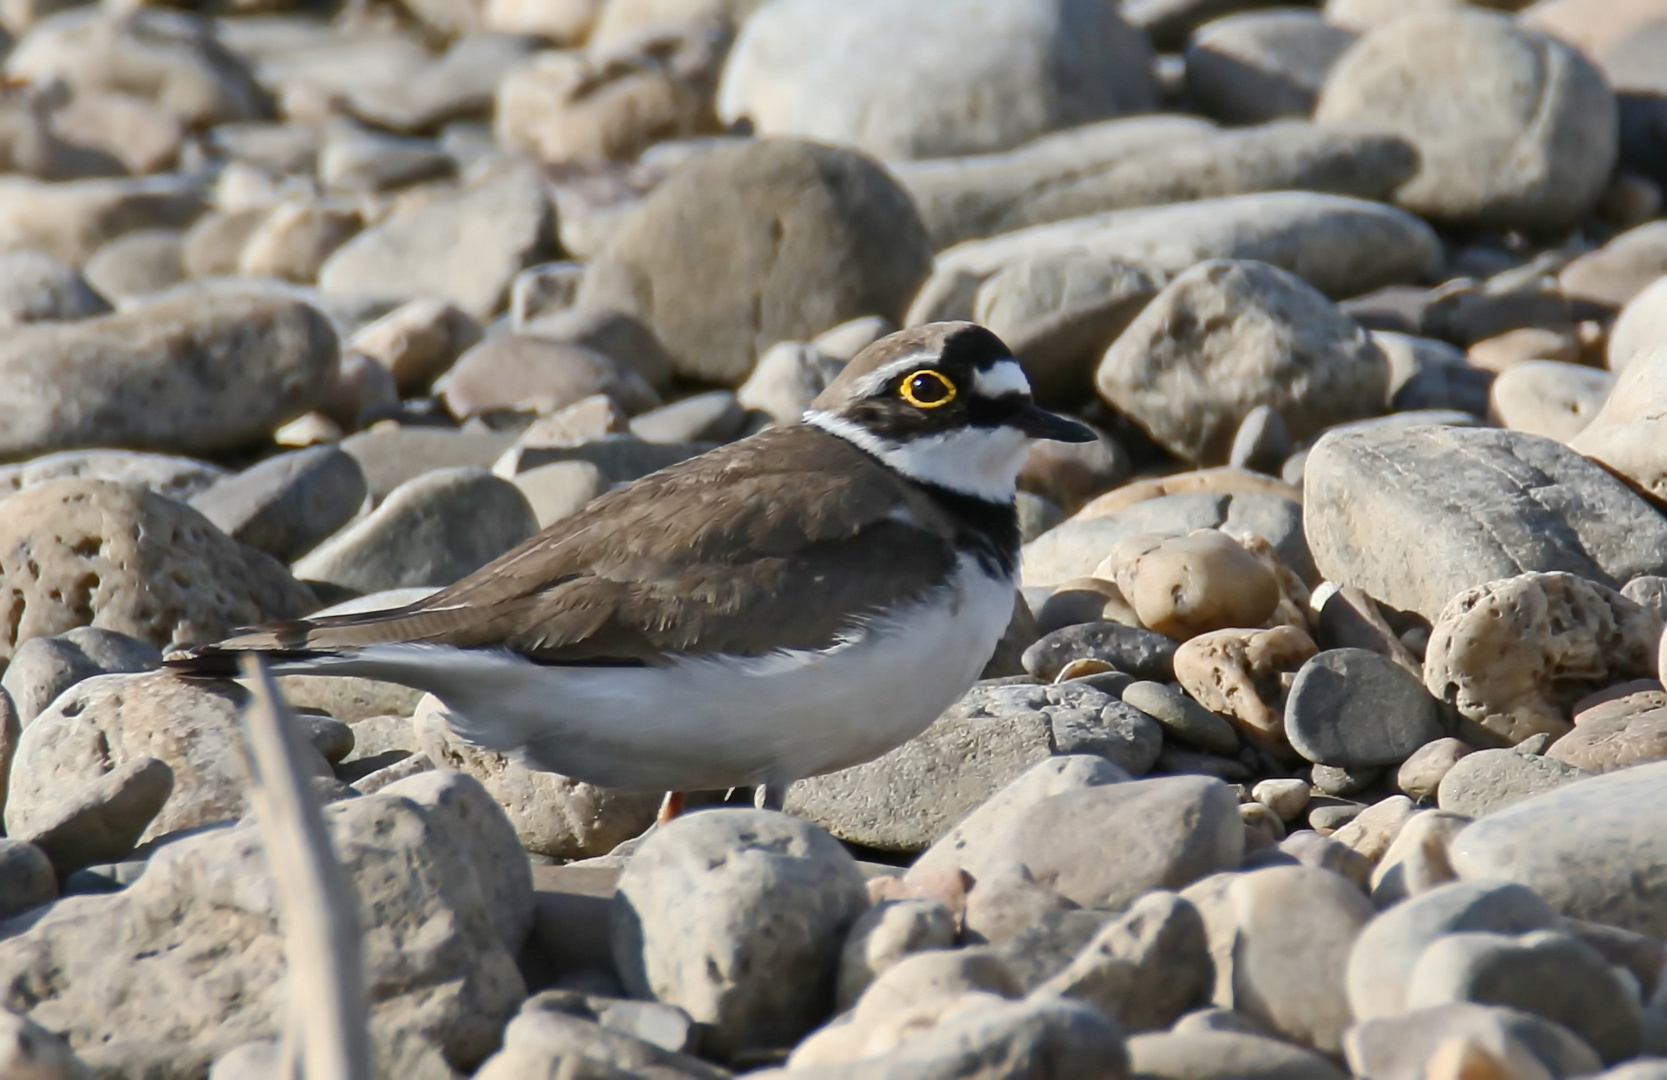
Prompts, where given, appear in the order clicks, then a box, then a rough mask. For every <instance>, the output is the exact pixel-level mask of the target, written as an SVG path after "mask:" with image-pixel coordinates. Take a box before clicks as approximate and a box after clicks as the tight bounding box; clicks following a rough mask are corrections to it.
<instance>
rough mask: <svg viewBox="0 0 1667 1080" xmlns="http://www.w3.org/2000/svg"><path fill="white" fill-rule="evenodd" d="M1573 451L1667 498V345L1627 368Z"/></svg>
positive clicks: (1573, 441) (1572, 443) (1574, 443)
mask: <svg viewBox="0 0 1667 1080" xmlns="http://www.w3.org/2000/svg"><path fill="white" fill-rule="evenodd" d="M1569 446H1570V448H1572V449H1574V450H1576V451H1578V452H1579V453H1582V454H1584V455H1586V456H1587V457H1589V458H1591V459H1592V460H1593V461H1596V462H1599V463H1600V464H1602V465H1605V466H1607V467H1609V468H1610V469H1612V470H1614V471H1615V472H1617V473H1619V474H1620V475H1621V476H1623V477H1625V478H1626V479H1628V480H1631V481H1632V482H1633V483H1634V484H1636V485H1638V486H1639V487H1641V488H1643V489H1644V490H1645V491H1647V492H1649V493H1650V494H1651V495H1654V496H1655V497H1656V498H1658V499H1661V498H1667V346H1663V347H1660V348H1657V349H1655V350H1654V351H1652V352H1648V353H1645V354H1643V355H1641V356H1639V357H1637V358H1636V359H1634V360H1633V361H1632V362H1631V363H1629V364H1628V365H1627V366H1626V368H1625V370H1623V371H1622V372H1621V375H1620V378H1619V380H1617V381H1616V383H1615V386H1614V389H1613V390H1611V391H1610V393H1609V396H1608V399H1607V400H1606V401H1605V402H1604V403H1603V408H1602V409H1601V410H1599V411H1598V414H1597V415H1596V416H1595V417H1593V418H1592V421H1591V423H1589V424H1587V425H1586V427H1585V428H1584V429H1583V430H1581V432H1580V433H1579V434H1578V435H1576V436H1575V437H1574V438H1573V439H1571V440H1569Z"/></svg>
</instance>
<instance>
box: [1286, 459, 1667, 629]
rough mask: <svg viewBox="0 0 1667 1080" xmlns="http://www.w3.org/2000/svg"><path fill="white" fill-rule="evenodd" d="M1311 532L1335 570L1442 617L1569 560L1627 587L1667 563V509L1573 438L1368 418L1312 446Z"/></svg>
mask: <svg viewBox="0 0 1667 1080" xmlns="http://www.w3.org/2000/svg"><path fill="white" fill-rule="evenodd" d="M1303 491H1304V500H1303V528H1304V531H1305V532H1306V534H1307V537H1308V544H1309V546H1310V548H1311V549H1312V550H1313V553H1314V562H1315V565H1316V566H1318V567H1319V570H1320V573H1321V574H1323V575H1324V576H1325V577H1326V578H1327V579H1329V580H1331V581H1335V582H1337V583H1338V584H1340V585H1353V586H1357V587H1359V588H1361V589H1364V590H1365V591H1366V592H1367V593H1368V594H1369V595H1370V596H1372V597H1373V598H1374V599H1376V600H1379V601H1382V602H1383V603H1386V604H1389V605H1390V606H1391V607H1396V608H1400V609H1402V610H1411V611H1416V612H1418V613H1419V614H1420V615H1423V616H1424V617H1425V618H1427V619H1430V620H1432V621H1433V620H1435V619H1436V618H1437V617H1438V616H1439V615H1440V614H1441V611H1442V608H1443V607H1445V606H1446V604H1447V602H1448V601H1449V600H1451V599H1452V598H1453V597H1454V596H1456V595H1457V594H1458V593H1460V592H1463V591H1464V590H1465V589H1469V588H1472V587H1474V586H1477V585H1481V584H1483V583H1485V582H1489V581H1495V580H1498V579H1500V578H1507V577H1514V576H1516V575H1517V574H1521V573H1524V572H1527V571H1552V570H1562V571H1567V572H1568V573H1572V574H1577V575H1579V576H1581V577H1585V578H1589V579H1591V580H1593V581H1596V582H1599V583H1600V584H1604V585H1608V586H1610V587H1618V586H1619V585H1620V584H1621V583H1622V582H1625V581H1629V580H1631V579H1632V578H1634V577H1637V576H1638V575H1640V574H1660V573H1662V572H1663V571H1664V570H1667V516H1663V515H1662V514H1661V513H1660V512H1659V511H1657V510H1656V509H1655V508H1654V507H1652V506H1651V505H1650V504H1649V503H1647V502H1645V501H1644V500H1643V499H1642V498H1640V497H1639V496H1638V495H1636V494H1634V493H1633V492H1632V491H1631V489H1629V488H1628V487H1627V486H1626V485H1625V484H1623V483H1621V481H1619V480H1617V479H1616V478H1615V477H1614V476H1612V475H1610V474H1609V473H1608V472H1607V471H1605V470H1604V469H1603V468H1602V467H1601V466H1599V465H1597V464H1596V463H1594V462H1592V461H1589V460H1587V459H1586V458H1583V457H1581V456H1580V455H1578V454H1576V453H1575V452H1574V451H1572V450H1570V449H1568V448H1567V447H1565V446H1563V445H1562V444H1561V443H1557V442H1553V441H1552V440H1550V439H1543V438H1539V437H1538V436H1534V435H1528V434H1524V433H1522V432H1515V431H1500V430H1495V429H1487V428H1456V427H1435V426H1431V427H1411V428H1400V429H1396V428H1392V427H1387V426H1385V427H1362V428H1356V429H1354V430H1350V431H1343V432H1332V433H1330V434H1328V435H1326V436H1325V437H1324V438H1322V439H1321V440H1320V441H1319V443H1317V444H1316V445H1315V446H1314V449H1313V451H1312V452H1311V453H1310V454H1309V455H1308V462H1307V465H1306V467H1305V472H1304V487H1303Z"/></svg>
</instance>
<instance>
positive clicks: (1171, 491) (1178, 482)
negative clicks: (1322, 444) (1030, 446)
mask: <svg viewBox="0 0 1667 1080" xmlns="http://www.w3.org/2000/svg"><path fill="white" fill-rule="evenodd" d="M1196 492H1232V493H1241V492H1243V493H1254V494H1260V495H1277V496H1279V497H1280V498H1281V499H1289V500H1291V501H1292V502H1294V503H1300V502H1302V489H1301V488H1299V487H1297V486H1296V485H1295V484H1287V483H1286V482H1285V481H1283V480H1277V479H1275V478H1273V477H1271V476H1263V475H1262V474H1261V473H1258V472H1251V471H1250V470H1249V469H1240V468H1237V467H1235V466H1231V465H1223V466H1221V467H1220V468H1216V469H1196V470H1194V471H1192V472H1184V473H1176V474H1175V475H1173V476H1157V477H1151V478H1149V479H1146V480H1136V481H1134V482H1133V483H1129V484H1124V485H1123V486H1122V487H1120V488H1115V489H1113V490H1111V491H1108V492H1106V493H1105V494H1104V495H1101V496H1098V497H1097V498H1095V499H1094V500H1093V501H1092V502H1090V503H1089V504H1088V505H1087V506H1084V507H1083V508H1082V509H1081V510H1078V511H1077V512H1076V514H1075V516H1074V520H1080V519H1084V518H1096V517H1110V516H1111V515H1112V514H1115V513H1117V512H1118V511H1121V510H1127V509H1128V508H1129V507H1131V506H1133V505H1134V504H1135V503H1138V502H1145V501H1146V500H1147V499H1159V498H1162V497H1163V496H1165V495H1190V494H1193V493H1196Z"/></svg>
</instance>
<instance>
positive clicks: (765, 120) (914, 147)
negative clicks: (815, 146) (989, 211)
mask: <svg viewBox="0 0 1667 1080" xmlns="http://www.w3.org/2000/svg"><path fill="white" fill-rule="evenodd" d="M1151 63H1152V60H1151V48H1150V46H1149V45H1148V44H1147V42H1146V40H1145V37H1144V35H1142V34H1141V33H1140V32H1139V31H1137V30H1135V29H1133V28H1132V27H1130V26H1129V25H1128V24H1127V23H1125V22H1124V21H1123V19H1122V17H1121V16H1120V15H1119V14H1118V12H1117V10H1116V9H1115V8H1113V7H1108V6H1106V5H1104V4H1084V3H1080V2H1076V0H1023V2H1018V3H1007V4H1002V5H998V6H994V7H992V6H990V5H988V4H984V3H982V2H980V0H847V2H845V3H841V4H837V5H833V6H829V5H826V4H822V3H820V2H819V0H776V2H775V3H771V4H766V5H764V7H763V8H761V9H760V10H759V11H758V12H757V13H756V14H755V15H754V16H753V17H752V18H751V19H749V20H747V22H746V23H745V25H744V26H743V28H742V30H741V34H740V36H739V38H738V39H737V40H736V43H735V50H734V52H733V53H732V54H731V56H730V60H729V63H728V65H727V66H726V67H725V70H724V78H723V83H722V85H721V87H720V88H719V94H718V111H719V113H720V115H721V116H722V118H723V120H724V122H725V123H734V122H735V121H736V120H739V119H742V118H745V119H747V120H750V121H751V122H752V126H753V128H754V129H755V130H757V131H758V132H759V133H761V134H763V135H773V136H779V135H792V136H798V137H800V138H806V139H815V140H817V141H819V142H827V143H833V144H843V145H853V146H858V147H861V148H862V149H863V150H865V151H867V152H868V153H871V154H874V155H875V156H877V157H884V158H901V159H907V158H937V157H947V156H950V155H954V154H967V153H979V152H988V151H992V150H1005V149H1007V148H1009V147H1012V146H1016V145H1018V144H1019V143H1022V142H1024V141H1026V140H1027V139H1031V138H1034V137H1035V136H1037V135H1040V134H1043V133H1044V132H1047V131H1051V130H1053V129H1055V128H1064V127H1072V126H1075V125H1077V124H1082V123H1085V122H1087V121H1090V120H1098V119H1101V118H1104V117H1108V116H1115V115H1117V114H1119V113H1134V112H1149V111H1151V110H1152V109H1153V108H1155V107H1156V105H1157V104H1158V98H1157V92H1156V87H1155V85H1154V83H1153V79H1152V74H1151Z"/></svg>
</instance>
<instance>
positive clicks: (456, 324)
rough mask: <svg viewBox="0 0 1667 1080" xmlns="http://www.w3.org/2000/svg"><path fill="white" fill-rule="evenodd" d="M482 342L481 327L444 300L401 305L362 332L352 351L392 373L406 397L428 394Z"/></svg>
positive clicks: (350, 340) (349, 344)
mask: <svg viewBox="0 0 1667 1080" xmlns="http://www.w3.org/2000/svg"><path fill="white" fill-rule="evenodd" d="M479 340H480V324H479V323H477V322H475V320H474V319H472V318H470V317H469V316H468V315H467V314H465V313H464V312H463V311H462V310H460V309H459V308H457V307H455V306H454V305H452V304H449V303H447V302H446V301H444V300H436V299H422V300H412V301H411V302H410V303H406V304H401V305H400V306H399V307H397V308H395V309H394V310H392V311H390V312H388V314H386V315H384V316H382V317H381V318H380V319H377V320H376V321H375V322H373V323H370V324H369V325H367V326H364V327H361V328H360V329H359V330H358V331H356V332H355V333H354V335H353V336H352V337H350V338H348V339H347V347H348V348H349V349H350V350H352V351H353V352H357V353H363V354H364V355H366V356H368V357H370V358H371V359H372V360H375V361H376V362H377V363H378V364H381V365H382V366H383V367H385V368H387V369H388V370H389V372H391V373H392V374H393V377H394V383H395V385H397V386H398V387H399V390H400V393H402V394H413V393H418V392H420V391H423V390H426V389H427V388H428V384H429V383H431V382H433V381H434V380H435V378H436V377H438V376H439V375H440V374H441V373H442V372H444V371H445V370H446V369H447V368H449V367H451V365H452V362H453V361H455V360H456V359H457V358H458V357H459V356H461V355H463V353H464V351H465V350H467V349H468V348H470V347H471V346H472V345H474V344H475V343H476V342H478V341H479Z"/></svg>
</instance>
